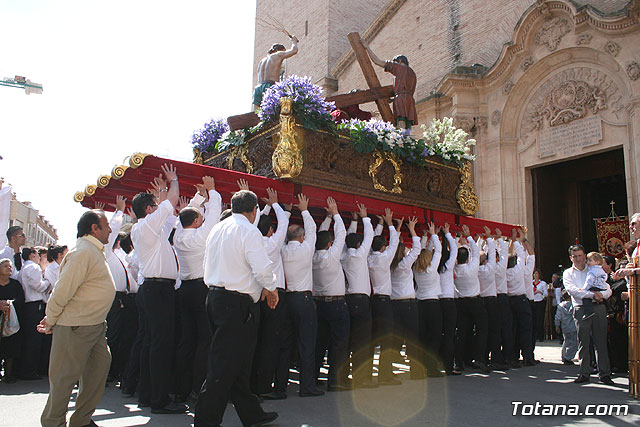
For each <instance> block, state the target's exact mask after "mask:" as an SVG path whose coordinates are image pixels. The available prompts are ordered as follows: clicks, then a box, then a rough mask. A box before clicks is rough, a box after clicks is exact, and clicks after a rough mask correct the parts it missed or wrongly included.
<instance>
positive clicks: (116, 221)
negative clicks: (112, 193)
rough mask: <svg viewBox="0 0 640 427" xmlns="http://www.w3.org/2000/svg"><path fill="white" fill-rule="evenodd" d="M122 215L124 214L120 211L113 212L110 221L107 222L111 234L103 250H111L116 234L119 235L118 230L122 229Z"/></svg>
mask: <svg viewBox="0 0 640 427" xmlns="http://www.w3.org/2000/svg"><path fill="white" fill-rule="evenodd" d="M123 215H124V214H123V212H122V211H115V212H114V213H113V216H112V217H111V221H109V227H111V233H110V234H109V243H107V245H106V247H105V250H109V251H111V250H113V244H114V243H115V242H116V239H117V238H118V233H120V229H121V228H122V220H123Z"/></svg>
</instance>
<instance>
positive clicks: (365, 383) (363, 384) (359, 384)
mask: <svg viewBox="0 0 640 427" xmlns="http://www.w3.org/2000/svg"><path fill="white" fill-rule="evenodd" d="M353 387H354V388H378V384H376V383H374V382H373V381H371V380H365V381H360V382H357V383H354V384H353Z"/></svg>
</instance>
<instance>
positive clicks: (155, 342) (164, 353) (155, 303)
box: [140, 279, 176, 409]
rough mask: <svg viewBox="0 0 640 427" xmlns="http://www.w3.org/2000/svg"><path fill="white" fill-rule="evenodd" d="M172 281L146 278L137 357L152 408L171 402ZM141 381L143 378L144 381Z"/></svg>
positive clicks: (173, 328)
mask: <svg viewBox="0 0 640 427" xmlns="http://www.w3.org/2000/svg"><path fill="white" fill-rule="evenodd" d="M174 284H175V281H174V280H166V279H145V281H144V284H143V285H142V289H141V292H142V293H143V294H144V328H145V336H144V342H143V346H142V354H141V358H140V370H141V372H142V373H141V376H142V378H145V376H146V375H148V378H149V382H148V383H149V385H150V387H151V408H153V409H159V408H162V407H164V406H166V405H167V404H169V402H170V401H171V400H170V398H169V392H170V391H171V386H172V384H173V377H172V375H173V374H174V370H173V356H174V354H175V347H174V337H175V309H176V305H175V289H174ZM143 381H146V379H145V380H143Z"/></svg>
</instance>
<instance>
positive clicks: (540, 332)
mask: <svg viewBox="0 0 640 427" xmlns="http://www.w3.org/2000/svg"><path fill="white" fill-rule="evenodd" d="M533 306H534V308H535V311H536V333H535V335H534V337H533V341H534V342H535V341H536V340H538V341H544V318H545V314H546V309H547V299H546V298H545V299H543V300H542V301H538V302H534V303H533Z"/></svg>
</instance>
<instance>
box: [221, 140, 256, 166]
mask: <svg viewBox="0 0 640 427" xmlns="http://www.w3.org/2000/svg"><path fill="white" fill-rule="evenodd" d="M248 153H249V145H248V144H247V143H244V144H242V145H236V146H234V147H231V148H230V149H229V151H228V154H227V169H231V170H233V162H234V160H235V159H240V161H241V162H242V163H244V166H245V168H247V173H253V164H252V163H251V161H250V160H249V158H248V157H247V154H248Z"/></svg>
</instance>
